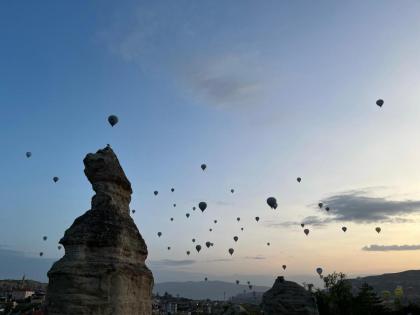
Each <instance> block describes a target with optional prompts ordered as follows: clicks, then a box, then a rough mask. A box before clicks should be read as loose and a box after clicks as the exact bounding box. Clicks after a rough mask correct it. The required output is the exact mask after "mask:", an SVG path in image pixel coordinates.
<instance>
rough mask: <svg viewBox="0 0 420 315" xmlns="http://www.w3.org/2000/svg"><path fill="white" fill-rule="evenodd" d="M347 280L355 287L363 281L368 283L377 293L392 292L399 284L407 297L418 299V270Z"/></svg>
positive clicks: (419, 298) (419, 295) (419, 274)
mask: <svg viewBox="0 0 420 315" xmlns="http://www.w3.org/2000/svg"><path fill="white" fill-rule="evenodd" d="M349 282H350V283H351V284H352V286H353V288H355V289H357V288H359V287H360V286H361V285H362V284H363V283H368V284H369V285H370V286H372V287H373V288H374V289H375V291H376V292H377V293H381V292H382V291H390V292H391V293H392V292H393V291H394V290H395V288H396V287H397V286H401V287H402V288H403V290H404V295H405V297H406V298H407V299H409V300H413V301H414V300H416V301H418V300H420V270H407V271H403V272H396V273H385V274H383V275H378V276H368V277H361V278H356V279H350V280H349Z"/></svg>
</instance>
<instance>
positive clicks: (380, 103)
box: [376, 99, 384, 107]
mask: <svg viewBox="0 0 420 315" xmlns="http://www.w3.org/2000/svg"><path fill="white" fill-rule="evenodd" d="M376 105H378V106H379V107H382V105H384V100H382V99H379V100H377V101H376Z"/></svg>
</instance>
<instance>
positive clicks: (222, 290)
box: [153, 281, 269, 301]
mask: <svg viewBox="0 0 420 315" xmlns="http://www.w3.org/2000/svg"><path fill="white" fill-rule="evenodd" d="M268 289H269V287H263V286H253V287H252V290H250V289H249V288H248V286H247V285H243V284H239V285H238V284H236V283H231V282H223V281H199V282H192V281H188V282H162V283H156V284H155V286H154V288H153V293H155V294H157V293H159V294H160V295H163V294H164V293H165V292H168V293H169V294H171V295H173V296H177V295H179V296H181V297H185V298H189V299H193V300H205V299H210V300H219V301H222V300H224V299H226V300H228V299H230V298H231V297H233V296H236V295H238V294H243V293H244V291H245V292H253V291H255V292H265V291H267V290H268Z"/></svg>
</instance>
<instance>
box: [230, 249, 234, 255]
mask: <svg viewBox="0 0 420 315" xmlns="http://www.w3.org/2000/svg"><path fill="white" fill-rule="evenodd" d="M234 251H235V250H234V249H233V248H229V254H230V255H231V256H232V255H233V252H234Z"/></svg>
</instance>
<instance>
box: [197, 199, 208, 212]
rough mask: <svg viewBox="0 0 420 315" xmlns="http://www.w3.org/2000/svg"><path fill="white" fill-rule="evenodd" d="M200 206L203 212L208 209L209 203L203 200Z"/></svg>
mask: <svg viewBox="0 0 420 315" xmlns="http://www.w3.org/2000/svg"><path fill="white" fill-rule="evenodd" d="M198 207H199V208H200V210H201V212H204V210H206V208H207V203H205V202H204V201H202V202H200V203H199V204H198Z"/></svg>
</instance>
